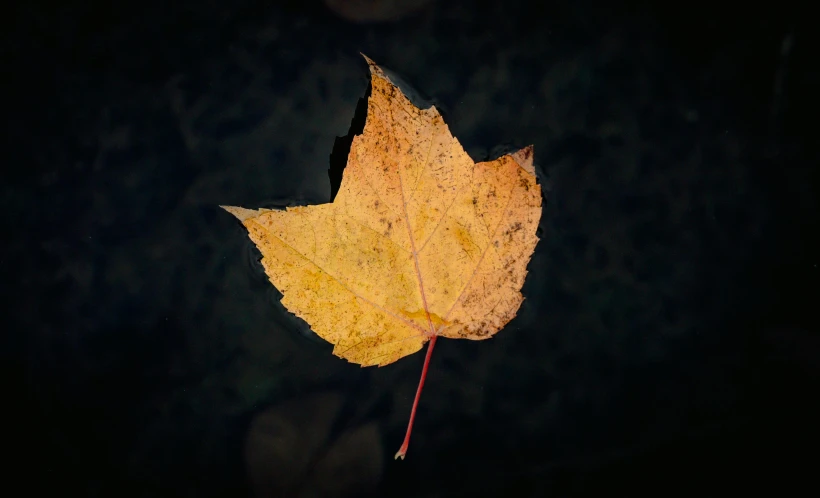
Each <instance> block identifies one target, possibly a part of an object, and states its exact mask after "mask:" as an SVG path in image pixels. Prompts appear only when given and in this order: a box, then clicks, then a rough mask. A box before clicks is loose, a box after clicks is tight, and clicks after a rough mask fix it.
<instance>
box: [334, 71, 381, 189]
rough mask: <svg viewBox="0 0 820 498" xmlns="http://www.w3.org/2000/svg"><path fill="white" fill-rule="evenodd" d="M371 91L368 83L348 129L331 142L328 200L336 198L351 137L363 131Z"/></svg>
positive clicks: (371, 88)
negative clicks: (343, 134)
mask: <svg viewBox="0 0 820 498" xmlns="http://www.w3.org/2000/svg"><path fill="white" fill-rule="evenodd" d="M372 91H373V86H372V85H371V84H370V83H368V84H367V90H366V91H365V94H364V96H363V97H362V98H360V99H359V102H358V103H357V104H356V111H355V112H354V113H353V119H352V120H351V122H350V129H349V130H348V132H347V135H345V136H343V137H336V140H335V141H334V142H333V150H332V151H331V152H330V167H328V169H327V176H328V177H330V202H333V201H334V200H335V199H336V194H338V193H339V188H340V187H341V186H342V174H343V173H344V170H345V166H347V157H348V155H350V147H351V146H352V145H353V137H355V136H356V135H361V134H362V132H364V124H365V121H366V120H367V100H368V99H369V98H370V94H371V93H372Z"/></svg>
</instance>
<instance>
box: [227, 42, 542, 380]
mask: <svg viewBox="0 0 820 498" xmlns="http://www.w3.org/2000/svg"><path fill="white" fill-rule="evenodd" d="M366 59H367V58H366ZM367 62H368V64H369V66H370V72H371V77H372V88H373V91H372V94H371V96H370V99H369V102H368V109H367V121H366V124H365V128H364V132H363V133H362V134H361V135H358V136H356V137H355V138H354V140H353V144H352V146H351V149H350V155H349V156H348V164H347V167H346V169H345V172H344V177H343V179H342V185H341V188H340V190H339V193H338V195H337V197H336V199H335V201H334V202H333V203H330V204H322V205H316V206H307V207H297V208H288V209H287V210H284V211H278V210H266V209H260V210H251V209H245V208H239V207H233V206H223V207H224V208H225V209H226V210H227V211H228V212H230V213H232V214H233V215H234V216H236V217H237V218H238V219H240V220H241V221H242V223H243V224H244V225H245V227H247V229H248V232H249V235H250V237H251V239H252V240H253V241H254V242H255V243H256V245H257V246H258V247H259V250H260V251H261V252H262V255H263V259H262V264H263V266H264V268H265V271H266V272H267V274H268V276H269V277H270V280H271V282H272V283H273V284H274V285H275V286H276V287H277V288H278V289H279V290H280V291H281V292H282V294H283V298H282V302H283V304H284V305H285V306H286V307H287V309H289V310H290V311H292V312H293V313H295V314H296V315H298V316H300V317H301V318H303V319H304V320H305V321H306V322H307V323H308V324H310V326H311V328H312V329H313V330H314V331H316V333H317V334H319V335H320V336H321V337H323V338H324V339H326V340H328V341H329V342H331V343H333V344H334V345H335V346H336V347H335V348H334V350H333V352H334V354H336V355H337V356H340V357H342V358H345V359H347V360H348V361H351V362H354V363H358V364H361V365H363V366H367V365H386V364H389V363H392V362H394V361H396V360H398V359H399V358H401V357H404V356H407V355H409V354H411V353H414V352H416V351H418V350H419V349H421V347H422V345H423V344H424V343H425V342H427V341H428V340H429V339H430V337H432V336H434V335H440V336H444V337H450V338H464V339H475V340H479V339H486V338H488V337H491V336H492V335H493V334H495V333H496V332H498V331H499V330H500V329H501V328H502V327H503V326H504V325H505V324H506V323H507V322H508V321H509V320H511V319H512V318H513V317H514V316H515V315H516V313H517V311H518V307H519V306H520V304H521V301H522V299H523V298H522V296H521V293H520V289H521V285H522V284H523V281H524V276H525V275H526V266H527V263H528V262H529V259H530V256H531V255H532V252H533V250H534V248H535V244H536V242H537V241H538V238H537V237H536V235H535V231H536V228H537V226H538V222H539V220H540V217H541V190H540V187H539V186H538V184H537V182H536V178H535V169H534V167H533V162H532V156H533V149H532V146H529V147H525V148H524V149H521V150H520V151H518V152H515V153H513V154H510V155H506V156H503V157H500V158H498V159H496V160H494V161H489V162H482V163H477V164H476V163H474V162H473V161H472V160H471V159H470V157H469V156H468V155H467V153H466V152H464V149H463V148H462V147H461V145H460V144H459V142H458V141H457V140H456V139H455V138H454V137H453V136H452V134H451V133H450V130H449V128H448V127H447V125H446V124H445V123H444V120H443V119H442V118H441V115H440V114H439V112H438V110H437V109H436V108H435V107H430V108H428V109H420V108H417V107H415V106H414V105H413V104H412V103H411V102H410V101H409V99H408V98H407V97H405V96H404V94H403V93H402V92H401V91H400V90H399V89H398V88H397V87H396V86H395V85H394V84H393V83H392V82H391V81H390V79H389V77H388V76H387V75H386V74H385V73H384V71H382V69H381V68H380V67H379V66H377V65H376V64H375V63H374V62H373V61H372V60H370V59H367Z"/></svg>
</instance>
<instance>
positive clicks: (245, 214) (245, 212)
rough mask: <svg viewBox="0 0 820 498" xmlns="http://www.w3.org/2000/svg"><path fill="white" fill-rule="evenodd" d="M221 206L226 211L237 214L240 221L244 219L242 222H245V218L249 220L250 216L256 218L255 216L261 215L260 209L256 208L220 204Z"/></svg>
mask: <svg viewBox="0 0 820 498" xmlns="http://www.w3.org/2000/svg"><path fill="white" fill-rule="evenodd" d="M219 207H221V208H222V209H224V210H225V211H227V212H229V213H231V214H232V215H234V216H236V218H237V219H239V221H242V222H244V221H245V220H247V219H249V218H255V217H257V216H259V211H258V210H256V209H246V208H243V207H237V206H222V205H220V206H219Z"/></svg>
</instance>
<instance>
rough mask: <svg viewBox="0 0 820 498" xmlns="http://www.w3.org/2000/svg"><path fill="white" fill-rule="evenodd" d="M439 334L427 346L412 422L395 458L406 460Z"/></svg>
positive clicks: (411, 414) (412, 412) (414, 402)
mask: <svg viewBox="0 0 820 498" xmlns="http://www.w3.org/2000/svg"><path fill="white" fill-rule="evenodd" d="M437 338H438V336H437V335H434V336H433V337H431V338H430V345H429V346H427V356H425V357H424V367H423V368H422V369H421V380H419V387H418V389H416V399H415V400H413V409H412V410H410V422H409V423H408V424H407V434H405V436H404V442H403V443H402V445H401V448H399V451H397V452H396V456H395V457H394V459H396V460H398V459H399V458H401V459H402V460H404V455H405V454H406V453H407V446H408V445H409V444H410V433H411V432H412V431H413V420H415V418H416V407H418V406H419V398H420V397H421V388H423V387H424V379H426V378H427V367H428V366H429V365H430V357H431V356H433V347H434V346H435V345H436V339H437Z"/></svg>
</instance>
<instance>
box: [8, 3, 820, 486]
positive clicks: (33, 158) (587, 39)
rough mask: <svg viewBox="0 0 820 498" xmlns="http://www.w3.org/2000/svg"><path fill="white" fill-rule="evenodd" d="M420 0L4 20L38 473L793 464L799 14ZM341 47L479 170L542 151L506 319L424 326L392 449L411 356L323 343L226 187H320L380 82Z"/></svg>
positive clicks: (810, 378) (208, 476)
mask: <svg viewBox="0 0 820 498" xmlns="http://www.w3.org/2000/svg"><path fill="white" fill-rule="evenodd" d="M360 3H361V4H367V3H368V2H366V1H362V2H360ZM398 3H401V2H398ZM418 3H420V4H423V5H421V6H419V7H418V9H417V10H415V11H413V12H411V13H408V14H403V13H401V12H398V11H397V12H398V13H397V14H396V15H395V19H393V20H392V21H390V22H384V23H359V24H357V23H355V22H352V21H350V20H346V19H345V18H343V17H340V16H339V15H337V14H336V13H334V12H333V11H331V10H329V9H327V8H326V7H325V6H324V4H323V3H322V2H320V1H315V0H305V1H302V2H256V1H250V0H236V1H234V2H217V1H211V2H188V1H183V2H152V1H148V2H141V3H135V2H132V3H129V2H126V3H125V4H117V5H116V6H114V7H112V6H111V4H105V3H102V2H90V3H85V4H82V6H69V5H66V6H64V7H62V8H60V9H59V10H55V8H53V7H49V8H46V7H43V6H38V5H37V4H36V3H35V4H28V6H26V7H20V8H19V9H18V10H17V11H16V12H15V14H14V16H15V20H16V21H15V26H14V27H13V28H12V29H11V30H10V31H8V32H7V33H6V34H5V35H4V36H5V39H6V44H5V45H6V50H5V53H6V54H7V55H9V56H10V57H9V58H8V60H9V61H10V62H9V65H8V67H7V73H8V74H7V76H6V80H7V81H10V82H11V84H12V89H13V90H12V91H10V92H7V94H6V99H7V102H6V103H5V108H6V110H7V112H6V115H7V116H8V117H9V118H10V120H9V125H8V126H7V132H6V133H5V136H6V145H5V147H4V150H5V152H7V154H6V160H5V161H4V165H5V177H4V181H3V182H2V185H0V188H1V189H2V196H0V199H1V200H2V203H3V204H2V212H3V215H4V216H3V218H2V219H3V228H4V233H5V234H6V239H5V241H4V242H5V243H4V244H3V247H2V253H0V267H2V271H3V274H4V279H3V280H4V291H3V295H4V297H5V299H4V302H5V304H6V306H7V309H6V310H5V311H4V316H5V317H6V318H7V322H8V325H7V326H4V329H5V330H6V331H7V333H6V334H4V346H3V355H4V361H5V364H6V365H7V368H8V370H9V372H10V375H8V376H7V378H8V379H10V380H11V381H12V385H13V388H12V390H11V391H10V392H9V395H8V397H7V398H6V399H7V401H6V404H5V409H4V412H6V413H11V414H12V415H13V418H14V420H15V422H14V423H13V424H11V423H10V424H7V425H6V429H7V431H8V432H9V433H10V436H9V437H10V438H11V437H12V436H14V438H15V439H17V440H18V442H19V443H21V444H20V445H19V447H18V446H17V445H15V446H14V448H13V451H12V453H11V454H10V455H11V457H12V458H13V459H14V460H15V461H16V462H17V463H18V464H19V465H20V466H21V467H22V468H23V469H24V470H26V471H27V472H28V473H32V474H34V475H36V476H38V477H37V478H36V479H34V480H31V479H27V481H26V483H25V485H26V486H27V489H30V490H31V491H32V492H35V491H50V492H57V491H59V492H60V493H61V494H71V495H77V496H101V497H102V496H104V497H110V496H140V497H142V496H145V497H148V496H162V497H164V496H169V497H178V496H179V497H181V496H197V497H222V496H286V497H308V496H329V497H334V496H379V497H381V496H384V497H387V496H390V497H405V496H407V497H410V496H413V497H445V496H471V497H475V496H604V495H610V494H613V493H615V494H619V493H631V494H633V495H634V494H650V493H651V494H653V495H670V494H672V495H686V496H693V495H694V493H698V494H701V495H702V494H704V493H706V494H709V493H712V492H718V491H721V490H727V491H733V492H741V491H742V492H745V491H748V490H759V489H762V488H761V487H771V489H772V490H775V491H776V492H777V493H778V496H789V495H791V492H789V491H788V490H784V488H790V487H797V486H802V485H807V483H810V481H809V476H810V471H812V472H813V471H814V467H815V466H810V463H811V459H810V458H806V457H805V456H803V455H813V454H814V452H815V448H816V446H817V443H818V442H820V440H819V439H818V438H817V437H816V433H815V432H813V430H812V426H814V425H816V420H817V417H818V415H820V412H819V411H818V409H817V408H816V407H815V406H814V400H815V398H816V393H817V389H818V387H820V382H818V380H819V378H820V368H818V365H820V363H818V360H820V335H818V319H817V314H816V306H817V304H818V303H820V299H818V297H820V296H819V295H818V290H817V289H818V284H820V278H818V275H820V273H818V272H820V270H818V266H817V265H818V264H820V256H818V255H820V248H819V247H818V245H817V242H816V238H815V237H816V227H817V226H818V217H817V212H818V205H817V185H818V184H817V172H816V170H815V168H816V165H817V162H818V154H817V148H816V147H815V146H814V145H815V144H814V142H815V141H816V139H815V138H814V137H815V136H816V133H814V134H812V135H811V136H812V140H811V141H809V138H808V137H809V136H810V134H809V132H810V131H811V130H812V129H814V130H816V125H812V123H813V122H814V121H813V120H814V115H815V114H816V111H817V110H818V109H817V106H816V102H817V97H816V91H814V89H816V88H817V85H818V83H820V79H818V73H817V70H816V66H817V65H816V64H815V63H814V62H812V57H813V54H812V55H810V51H809V49H808V48H807V43H808V40H807V36H808V35H809V33H810V32H809V30H807V29H803V26H804V25H805V23H803V19H804V18H805V16H804V14H801V13H800V12H798V11H797V10H795V9H792V8H791V7H790V6H789V4H787V3H786V4H778V5H777V6H776V7H775V10H771V9H769V10H765V11H764V10H762V9H761V10H760V11H753V10H744V11H735V12H733V13H731V14H725V15H723V14H719V13H717V12H714V11H713V9H712V8H711V7H710V6H709V5H706V4H703V5H695V4H687V5H686V6H680V10H675V9H674V8H672V7H669V6H665V7H664V8H660V7H658V8H646V7H639V6H638V4H637V3H635V4H634V5H629V6H627V4H624V6H622V7H607V6H601V5H598V4H597V3H595V2H591V1H581V2H558V3H554V4H546V5H544V6H541V7H535V3H532V5H531V4H530V3H528V2H517V1H513V0H508V1H505V2H498V3H486V4H484V3H482V4H481V5H476V4H475V3H474V2H467V1H452V2H448V1H444V0H438V1H429V2H418ZM747 8H748V7H747ZM362 9H364V10H361V12H365V13H366V12H368V8H366V7H363V8H362ZM356 12H357V11H355V9H354V10H353V13H354V14H355V13H356ZM359 52H362V53H365V54H367V55H368V56H370V57H371V58H373V59H374V60H375V61H376V62H378V63H379V64H383V65H384V66H386V67H387V68H389V69H390V70H392V71H394V72H395V73H396V74H398V75H400V76H401V77H402V78H403V79H404V80H405V81H406V82H407V83H408V84H410V85H412V86H413V87H414V88H415V89H416V90H417V91H418V93H419V96H420V98H424V99H426V100H427V101H429V102H432V103H434V104H435V105H436V106H437V107H438V108H439V109H440V110H441V111H442V113H443V115H444V119H445V120H446V121H447V123H448V124H449V126H450V129H451V130H452V131H453V133H454V135H455V136H456V137H457V138H458V139H459V140H460V141H461V143H462V144H463V146H464V148H465V150H466V151H467V152H468V153H469V154H470V155H471V156H472V157H473V158H474V159H476V160H481V159H485V158H487V157H493V156H496V155H498V154H499V153H500V152H501V151H506V150H509V149H511V148H517V147H521V146H524V145H528V144H534V145H535V159H536V166H537V169H538V171H539V175H540V177H541V182H542V187H543V190H544V193H545V201H544V213H543V217H542V223H541V239H542V240H541V242H540V243H539V244H538V246H537V248H536V251H535V255H534V257H533V259H532V262H531V264H530V265H529V274H528V277H527V281H526V283H525V286H524V289H523V293H524V295H525V296H526V300H525V302H524V304H523V305H522V308H521V310H520V312H519V315H518V317H517V318H516V319H515V320H514V321H513V322H511V323H510V324H509V325H508V326H507V327H506V328H505V330H503V331H501V332H500V333H499V334H498V335H496V336H495V337H494V338H493V339H492V340H490V341H483V342H470V341H449V340H443V341H440V342H439V345H438V346H437V348H436V352H435V354H434V355H433V358H432V363H431V367H430V368H431V370H430V374H429V376H428V380H427V385H426V387H425V392H424V395H423V397H422V400H421V406H420V412H419V415H418V417H417V421H416V426H415V429H414V434H413V439H412V441H411V445H410V449H409V452H408V456H407V459H406V460H405V461H401V462H394V461H393V460H392V456H393V454H394V453H395V451H396V449H397V448H398V446H399V444H400V443H401V440H402V437H403V435H404V430H405V426H406V423H407V418H408V415H409V410H410V405H411V403H412V399H413V395H414V393H415V388H416V383H417V381H418V376H419V373H420V369H421V364H422V362H423V354H417V355H414V356H412V357H409V358H405V359H402V360H400V361H398V362H396V363H394V364H391V365H389V366H387V367H384V368H379V369H375V368H368V369H362V368H360V367H358V366H356V365H351V364H348V363H347V362H345V361H344V360H341V359H339V358H337V357H334V356H333V355H332V354H331V353H330V351H331V349H332V348H331V347H330V346H329V345H328V344H326V343H324V341H322V340H321V339H318V338H316V337H315V336H314V335H313V333H312V332H311V331H310V330H309V328H308V327H307V326H306V325H305V324H304V323H303V322H301V321H300V320H298V319H296V318H295V317H293V316H292V315H290V314H289V313H287V312H286V311H284V308H283V307H282V306H281V304H279V298H280V296H279V294H278V292H277V291H276V290H275V289H274V288H273V287H272V286H271V285H270V284H269V283H268V281H267V279H266V277H265V276H264V274H263V273H262V270H261V265H260V263H259V255H258V252H257V251H256V249H255V248H254V247H253V245H252V244H251V242H250V241H249V240H248V237H247V235H246V233H245V230H244V229H243V228H242V227H241V226H240V225H239V224H238V223H237V222H236V220H235V219H234V218H233V217H232V216H230V215H229V214H228V213H226V212H224V211H222V210H220V209H219V208H218V207H217V205H219V204H232V205H240V206H246V207H262V206H266V207H274V206H284V205H294V204H314V203H322V202H327V201H329V200H330V198H331V195H332V194H333V193H335V192H332V190H331V181H330V180H331V178H332V177H334V175H336V178H338V173H339V170H338V160H339V155H340V154H341V157H344V156H345V154H344V146H345V142H346V141H345V139H338V137H344V136H345V135H347V134H348V132H349V130H350V129H351V122H354V128H355V126H356V122H355V120H354V115H355V114H356V109H357V105H359V102H360V99H362V98H363V97H364V96H365V92H366V91H367V87H368V78H369V76H368V71H367V66H366V64H365V62H364V60H363V59H362V58H361V57H360V56H359ZM810 89H812V90H813V91H810ZM334 147H336V149H334ZM340 150H341V151H342V152H339V151H340ZM331 156H333V158H332V159H331ZM334 168H335V169H334ZM329 169H330V170H331V174H330V177H329V174H328V170H329ZM336 181H338V179H337V180H336ZM7 456H9V455H8V454H7ZM815 461H816V458H815ZM20 475H22V474H20ZM13 477H14V476H13V475H12V478H13ZM814 486H815V487H816V483H815V484H814Z"/></svg>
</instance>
